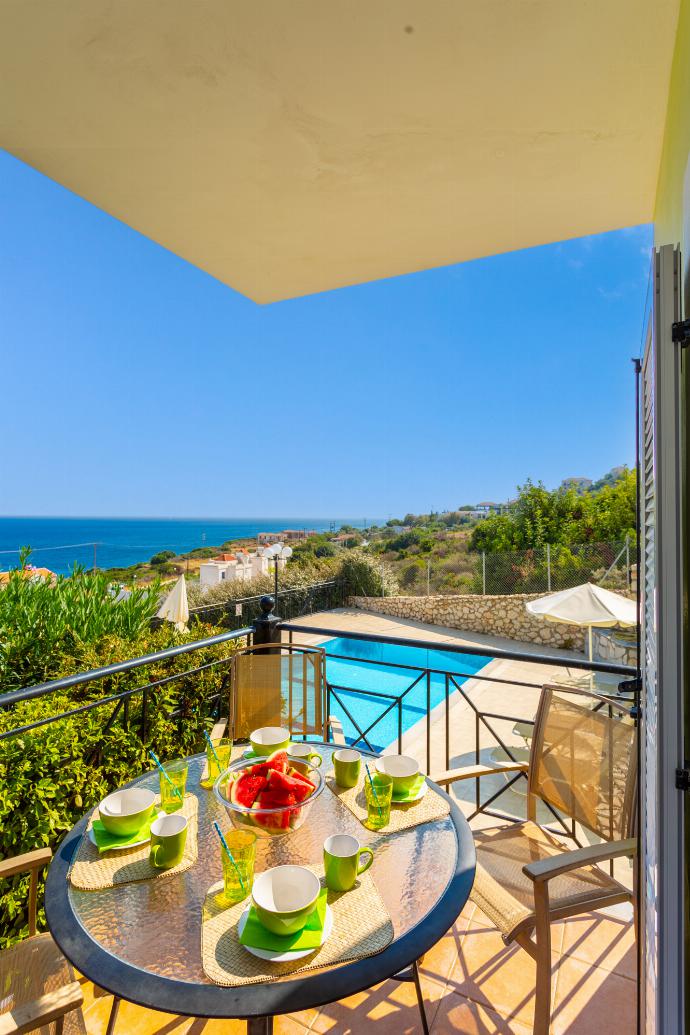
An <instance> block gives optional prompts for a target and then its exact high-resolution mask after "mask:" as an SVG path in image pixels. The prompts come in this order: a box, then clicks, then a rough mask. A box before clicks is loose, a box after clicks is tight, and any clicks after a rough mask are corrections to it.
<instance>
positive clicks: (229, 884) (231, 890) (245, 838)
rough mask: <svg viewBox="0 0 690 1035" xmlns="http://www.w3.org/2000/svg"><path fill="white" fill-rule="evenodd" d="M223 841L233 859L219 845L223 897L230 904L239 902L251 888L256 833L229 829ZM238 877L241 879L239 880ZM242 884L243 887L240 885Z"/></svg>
mask: <svg viewBox="0 0 690 1035" xmlns="http://www.w3.org/2000/svg"><path fill="white" fill-rule="evenodd" d="M225 841H226V843H227V846H228V848H229V849H230V851H231V852H232V857H233V859H234V860H235V863H234V864H233V863H232V862H231V861H230V859H229V858H228V853H227V852H226V851H225V849H224V848H223V847H222V845H221V849H220V856H221V859H222V860H223V899H224V901H225V902H227V903H229V904H232V903H234V902H241V901H242V900H243V899H245V898H246V897H247V895H248V894H249V892H250V891H251V890H252V882H253V880H254V859H255V857H256V834H252V832H251V831H250V830H231V831H230V833H228V834H226V835H225ZM240 877H241V878H242V880H241V881H240ZM243 884H244V887H243V886H242V885H243Z"/></svg>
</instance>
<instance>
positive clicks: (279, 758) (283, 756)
mask: <svg viewBox="0 0 690 1035" xmlns="http://www.w3.org/2000/svg"><path fill="white" fill-rule="evenodd" d="M266 762H267V763H268V767H269V769H274V770H275V771H276V772H277V773H287V771H288V769H289V768H290V763H289V762H288V753H287V751H274V752H273V754H272V755H269V756H268V758H267V759H266Z"/></svg>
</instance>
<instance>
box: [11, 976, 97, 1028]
mask: <svg viewBox="0 0 690 1035" xmlns="http://www.w3.org/2000/svg"><path fill="white" fill-rule="evenodd" d="M83 1002H84V996H83V994H82V990H81V985H80V984H79V982H78V981H71V982H70V983H69V984H68V985H63V986H62V988H56V989H55V991H53V992H47V993H46V995H42V996H41V997H40V998H39V999H34V1000H33V1002H30V1003H24V1004H23V1005H22V1006H18V1007H17V1009H16V1010H11V1011H10V1012H9V1013H3V1014H0V1035H22V1033H24V1032H30V1031H34V1030H35V1029H36V1028H40V1027H42V1026H43V1025H44V1024H50V1023H51V1022H52V1021H56V1020H57V1019H58V1018H59V1017H64V1015H65V1014H66V1013H69V1012H70V1010H76V1009H77V1007H79V1006H81V1004H82V1003H83Z"/></svg>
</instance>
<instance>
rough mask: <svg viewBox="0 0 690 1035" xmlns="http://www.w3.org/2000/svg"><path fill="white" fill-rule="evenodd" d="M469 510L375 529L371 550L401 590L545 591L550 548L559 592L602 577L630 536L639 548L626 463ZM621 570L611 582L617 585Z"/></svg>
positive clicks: (631, 482)
mask: <svg viewBox="0 0 690 1035" xmlns="http://www.w3.org/2000/svg"><path fill="white" fill-rule="evenodd" d="M585 483H587V485H586V486H585ZM471 509H473V508H471V507H469V506H463V507H459V508H458V509H457V510H454V511H447V512H444V513H430V514H406V515H405V517H404V518H392V519H390V520H389V521H388V522H387V523H386V525H385V526H383V527H382V528H375V529H370V530H369V532H368V534H369V536H370V539H371V542H370V545H369V547H368V548H367V549H368V550H369V551H370V552H373V553H376V554H377V555H378V556H379V557H381V558H382V560H384V561H385V562H386V563H387V564H388V565H389V566H390V568H391V569H392V571H393V573H394V574H395V576H396V578H397V580H398V582H399V585H400V588H401V591H402V592H403V593H425V592H426V591H427V588H428V589H429V591H430V592H431V593H463V592H464V593H467V592H474V593H481V592H483V590H484V588H485V587H486V592H487V593H511V592H532V591H534V592H540V591H541V590H545V589H546V587H547V582H548V579H547V558H546V546H547V545H548V546H549V547H550V548H551V555H550V565H549V567H550V573H551V586H552V588H554V589H555V588H559V587H560V586H564V585H575V584H576V583H577V580H578V578H581V579H582V580H585V579H590V578H591V579H597V578H601V577H603V576H604V575H605V574H606V572H607V570H608V568H609V566H610V565H611V564H612V563H613V562H614V561H615V559H616V555H617V552H618V549H619V547H618V546H616V544H619V545H620V544H623V543H624V541H625V539H626V536H628V537H629V541H630V543H631V545H632V547H633V549H634V544H635V475H634V473H633V472H632V471H629V470H628V469H627V468H624V467H621V468H614V470H613V471H610V472H609V473H608V474H607V475H605V476H604V477H603V478H601V479H599V480H598V481H596V482H587V480H586V479H581V478H578V479H566V480H565V481H564V482H563V484H562V485H561V486H560V487H559V488H557V489H554V490H552V491H550V490H548V489H546V488H545V487H544V485H542V484H541V483H537V484H534V483H533V482H531V481H528V482H527V483H526V484H525V485H524V486H521V487H519V489H518V494H517V498H516V499H515V500H513V501H511V502H510V503H509V504H506V505H504V507H503V508H502V510H501V512H500V513H496V514H492V515H491V516H490V517H487V518H477V517H471V516H470V515H469V514H468V513H467V511H468V510H471ZM483 553H485V554H486V555H487V561H486V562H485V563H484V562H482V559H481V557H482V554H483ZM615 575H616V573H615V572H614V573H612V574H611V576H610V579H611V581H610V582H609V583H607V584H609V585H612V586H613V585H616V582H615ZM621 578H623V575H621V576H620V578H619V581H620V579H621ZM624 581H625V580H623V582H621V586H620V587H619V588H625V585H624Z"/></svg>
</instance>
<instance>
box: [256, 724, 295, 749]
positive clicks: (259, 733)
mask: <svg viewBox="0 0 690 1035" xmlns="http://www.w3.org/2000/svg"><path fill="white" fill-rule="evenodd" d="M249 743H250V744H251V746H252V749H253V751H254V754H255V755H272V754H273V752H274V751H280V750H283V751H286V750H287V749H288V747H289V746H290V730H286V729H283V727H282V726H262V727H261V729H258V730H253V732H252V733H250V734H249Z"/></svg>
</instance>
